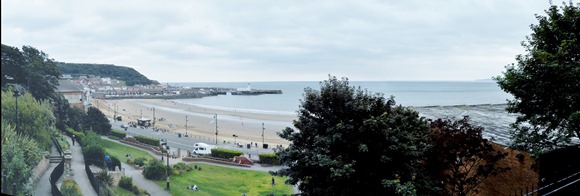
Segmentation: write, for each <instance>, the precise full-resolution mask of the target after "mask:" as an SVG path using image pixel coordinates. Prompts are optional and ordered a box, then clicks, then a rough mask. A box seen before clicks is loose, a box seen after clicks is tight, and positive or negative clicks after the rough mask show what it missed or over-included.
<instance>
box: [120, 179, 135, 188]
mask: <svg viewBox="0 0 580 196" xmlns="http://www.w3.org/2000/svg"><path fill="white" fill-rule="evenodd" d="M119 187H121V188H124V189H127V190H129V191H131V189H132V188H133V178H132V177H127V176H121V180H119Z"/></svg>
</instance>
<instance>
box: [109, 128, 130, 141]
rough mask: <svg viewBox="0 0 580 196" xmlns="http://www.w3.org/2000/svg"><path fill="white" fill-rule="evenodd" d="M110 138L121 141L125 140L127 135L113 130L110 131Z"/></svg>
mask: <svg viewBox="0 0 580 196" xmlns="http://www.w3.org/2000/svg"><path fill="white" fill-rule="evenodd" d="M110 136H113V137H117V138H120V139H123V138H125V137H126V136H127V133H125V132H121V131H117V130H113V131H111V133H110Z"/></svg>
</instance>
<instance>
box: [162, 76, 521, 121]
mask: <svg viewBox="0 0 580 196" xmlns="http://www.w3.org/2000/svg"><path fill="white" fill-rule="evenodd" d="M349 82H350V85H351V86H355V87H359V86H360V87H361V88H362V89H367V90H368V91H370V92H373V93H382V94H383V95H384V96H386V97H388V96H391V95H393V96H394V97H395V101H396V102H397V104H402V105H403V106H415V107H421V106H453V105H480V104H504V103H506V102H507V101H506V100H507V99H512V98H513V97H512V96H511V95H510V94H507V93H505V92H503V91H502V90H501V89H500V88H499V87H498V86H497V84H496V83H495V82H491V81H481V82H480V81H473V82H442V81H437V82H423V81H421V82H412V81H400V82H399V81H380V82H375V81H373V82H359V81H349ZM169 84H170V85H175V86H184V87H228V88H246V87H248V84H249V85H250V86H251V88H252V89H259V90H282V92H283V94H279V95H258V96H233V95H219V96H212V97H204V98H200V99H180V100H176V101H178V102H182V103H186V104H192V105H197V106H201V107H208V108H220V109H227V110H242V111H248V112H260V113H287V114H296V113H295V112H296V110H298V106H299V105H300V100H301V99H303V93H304V89H305V88H307V87H310V88H313V89H320V83H319V82H251V83H247V82H228V83H169Z"/></svg>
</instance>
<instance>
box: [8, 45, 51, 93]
mask: <svg viewBox="0 0 580 196" xmlns="http://www.w3.org/2000/svg"><path fill="white" fill-rule="evenodd" d="M59 77H60V71H59V69H58V67H57V66H56V63H55V62H54V60H53V59H50V58H48V55H47V54H46V53H44V52H42V51H40V50H38V49H36V48H34V47H31V46H22V50H19V49H18V48H15V47H11V46H7V45H4V44H2V87H5V85H6V84H7V83H15V84H19V85H21V86H24V87H25V88H26V90H27V91H28V92H30V93H32V95H33V96H34V97H35V98H37V99H55V98H56V97H55V96H56V94H55V89H56V86H57V85H58V78H59Z"/></svg>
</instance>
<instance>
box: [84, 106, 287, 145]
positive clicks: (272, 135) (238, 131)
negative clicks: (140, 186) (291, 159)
mask: <svg viewBox="0 0 580 196" xmlns="http://www.w3.org/2000/svg"><path fill="white" fill-rule="evenodd" d="M92 104H93V106H94V107H97V108H98V109H99V110H101V111H102V112H103V113H104V114H105V115H106V116H107V117H108V118H112V117H113V116H114V115H115V110H114V108H115V107H117V115H120V116H122V118H123V119H122V122H123V123H124V124H128V122H136V121H137V119H139V118H147V119H151V120H152V122H153V118H154V116H153V115H155V119H156V121H155V127H156V128H159V129H165V130H167V131H169V132H170V133H181V134H182V135H185V134H186V133H187V134H188V135H189V136H190V137H205V138H215V132H216V123H215V120H214V119H215V118H214V117H215V115H216V114H217V130H218V141H219V142H223V141H226V142H232V143H233V142H234V140H236V142H238V143H241V144H246V143H248V144H249V143H251V142H252V143H259V144H260V145H261V143H262V123H264V130H263V131H264V143H266V144H269V145H283V146H287V145H288V144H289V143H290V142H288V141H286V140H284V139H282V138H280V137H279V136H278V135H277V134H276V132H281V131H282V130H283V129H284V128H286V127H293V126H292V121H293V120H294V119H296V118H297V117H296V115H289V114H262V113H256V112H247V111H243V110H242V111H239V110H235V109H234V110H227V109H221V108H211V107H200V106H196V105H189V104H184V103H179V102H176V101H174V100H166V99H117V100H101V99H98V100H97V99H93V100H92ZM153 108H154V109H153ZM154 111H155V112H154ZM153 113H155V114H153ZM186 116H187V122H186ZM160 118H164V119H165V120H163V121H159V119H160ZM186 124H187V130H186V127H185V125H186ZM234 134H235V135H237V136H238V138H234V137H233V135H234Z"/></svg>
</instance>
